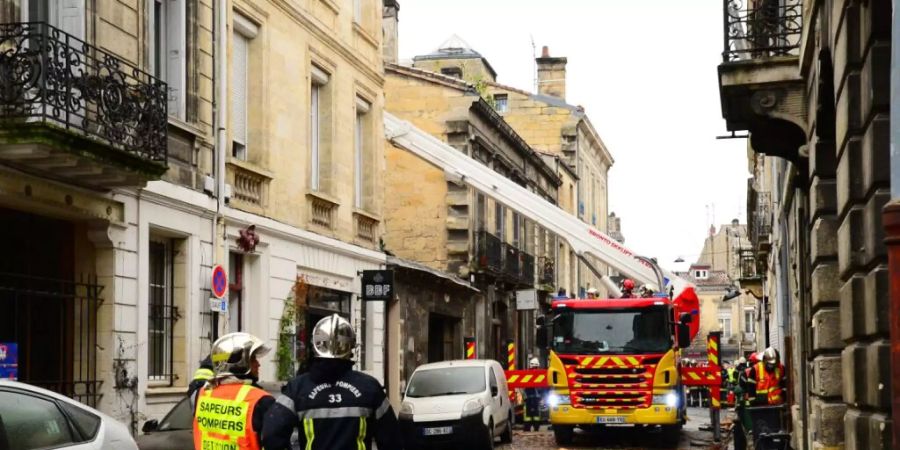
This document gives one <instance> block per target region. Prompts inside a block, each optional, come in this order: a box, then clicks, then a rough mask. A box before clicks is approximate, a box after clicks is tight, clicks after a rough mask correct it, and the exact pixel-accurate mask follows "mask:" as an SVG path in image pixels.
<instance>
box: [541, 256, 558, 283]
mask: <svg viewBox="0 0 900 450" xmlns="http://www.w3.org/2000/svg"><path fill="white" fill-rule="evenodd" d="M538 271H539V272H538V284H542V285H547V286H550V288H551V289H555V285H556V270H555V264H554V261H553V258H550V257H547V256H541V257H540V258H538Z"/></svg>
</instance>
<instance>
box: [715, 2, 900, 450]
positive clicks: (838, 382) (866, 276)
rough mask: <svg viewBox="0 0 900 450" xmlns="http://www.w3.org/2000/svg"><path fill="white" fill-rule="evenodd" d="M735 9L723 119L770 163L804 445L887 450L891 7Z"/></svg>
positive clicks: (768, 179) (797, 420)
mask: <svg viewBox="0 0 900 450" xmlns="http://www.w3.org/2000/svg"><path fill="white" fill-rule="evenodd" d="M748 8H749V9H748ZM761 11H767V14H766V15H762V14H760V12H761ZM725 12H726V13H725V20H726V23H725V30H726V32H727V33H728V35H727V37H726V40H725V42H726V43H727V45H726V48H725V49H724V52H723V55H724V61H723V63H722V64H720V65H719V86H720V92H721V98H722V109H723V116H724V117H725V120H726V125H727V128H728V130H732V131H740V130H747V131H749V134H750V146H751V147H750V148H751V149H752V151H753V152H754V153H755V155H752V156H751V164H753V165H754V166H756V167H760V166H761V167H768V168H769V172H768V173H767V174H763V175H762V177H760V178H761V179H760V180H758V181H759V182H757V183H754V184H753V188H754V189H755V190H757V191H756V192H757V193H767V194H770V195H771V197H772V199H773V201H772V204H773V205H774V207H773V208H772V210H771V211H769V212H767V213H766V214H770V215H771V217H772V227H771V228H772V231H771V233H769V236H767V240H770V242H771V248H770V249H769V247H768V244H767V245H766V247H764V248H763V249H762V251H760V250H759V248H757V250H756V251H757V253H758V256H759V258H758V261H757V262H758V265H759V266H760V269H761V270H760V272H763V273H768V274H769V276H770V277H772V278H768V279H767V280H766V282H767V283H768V285H769V286H772V285H773V284H774V285H776V286H778V289H779V290H780V291H781V292H780V293H779V294H778V295H779V296H784V297H785V298H786V300H787V304H788V305H789V307H786V308H785V311H784V312H785V313H786V314H788V315H789V318H788V320H787V323H789V324H790V333H788V334H789V336H787V337H786V338H785V340H784V345H785V352H783V355H784V356H785V357H786V358H787V359H788V361H787V362H788V363H789V364H790V365H791V367H792V370H791V371H790V374H791V387H792V389H789V393H793V394H792V399H791V404H792V411H791V417H792V419H793V431H794V433H793V436H794V443H793V445H794V448H798V449H807V448H809V449H812V448H848V449H863V448H865V449H875V448H891V446H892V444H891V436H892V427H893V424H892V418H891V396H890V391H891V386H892V384H891V378H890V373H891V371H890V366H889V361H890V345H889V322H888V317H889V314H888V311H889V309H888V299H889V296H888V280H889V277H888V270H887V262H888V261H887V256H886V247H885V245H884V243H883V239H884V232H883V228H882V214H881V210H882V208H883V207H884V205H885V203H886V202H887V201H888V200H889V198H890V194H889V187H890V171H889V151H890V150H889V139H888V138H889V129H890V128H889V126H888V125H889V122H890V121H889V115H890V112H889V99H890V78H889V74H890V54H891V43H890V37H891V2H889V1H886V0H880V1H843V0H842V1H830V2H822V1H803V2H800V1H788V2H768V1H765V0H764V1H760V2H750V3H748V4H747V5H745V6H744V7H732V8H730V9H729V2H725ZM776 12H777V14H775V13H776ZM762 17H766V19H762ZM775 19H777V20H775ZM773 21H774V22H773ZM776 22H777V24H778V26H777V27H773V26H772V25H771V24H772V23H776ZM776 31H777V32H776ZM756 155H765V160H763V161H760V159H759V157H758V156H756ZM760 163H761V164H760ZM754 175H756V176H757V177H759V176H760V175H759V174H758V173H757V172H754ZM751 195H753V193H752V192H751ZM751 208H752V209H754V210H755V209H758V208H757V207H756V206H754V205H751ZM770 268H775V269H776V272H775V273H774V274H773V273H771V272H769V269H770ZM773 278H774V279H773ZM893 389H896V386H893Z"/></svg>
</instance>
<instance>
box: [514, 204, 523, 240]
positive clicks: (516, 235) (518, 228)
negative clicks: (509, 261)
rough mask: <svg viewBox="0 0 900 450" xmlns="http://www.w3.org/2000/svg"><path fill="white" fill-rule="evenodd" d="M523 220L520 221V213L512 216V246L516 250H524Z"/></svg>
mask: <svg viewBox="0 0 900 450" xmlns="http://www.w3.org/2000/svg"><path fill="white" fill-rule="evenodd" d="M520 223H521V220H520V219H519V213H513V215H512V231H513V235H512V244H513V246H514V247H516V248H522V244H523V240H522V228H521V225H520Z"/></svg>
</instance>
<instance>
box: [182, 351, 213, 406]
mask: <svg viewBox="0 0 900 450" xmlns="http://www.w3.org/2000/svg"><path fill="white" fill-rule="evenodd" d="M215 376H216V373H215V372H213V364H212V359H211V358H210V357H209V355H207V356H206V358H203V361H200V367H199V368H198V369H197V370H196V371H194V377H193V378H192V379H191V382H190V383H189V384H188V390H187V395H188V397H190V396H192V395H194V393H195V392H197V391H198V390H199V389H200V388H202V387H203V386H205V385H206V382H207V381H209V380H212V379H213V378H215Z"/></svg>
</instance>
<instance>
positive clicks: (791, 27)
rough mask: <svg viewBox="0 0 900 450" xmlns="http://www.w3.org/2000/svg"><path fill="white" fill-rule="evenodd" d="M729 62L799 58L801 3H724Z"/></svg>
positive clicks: (771, 0)
mask: <svg viewBox="0 0 900 450" xmlns="http://www.w3.org/2000/svg"><path fill="white" fill-rule="evenodd" d="M723 5H724V16H725V20H724V22H725V35H724V37H725V42H724V43H725V49H724V51H723V52H722V58H723V60H724V61H725V62H729V61H740V60H748V59H759V58H766V57H772V56H789V55H798V54H799V51H800V35H801V33H802V32H803V21H802V18H803V5H802V3H801V0H723Z"/></svg>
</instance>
